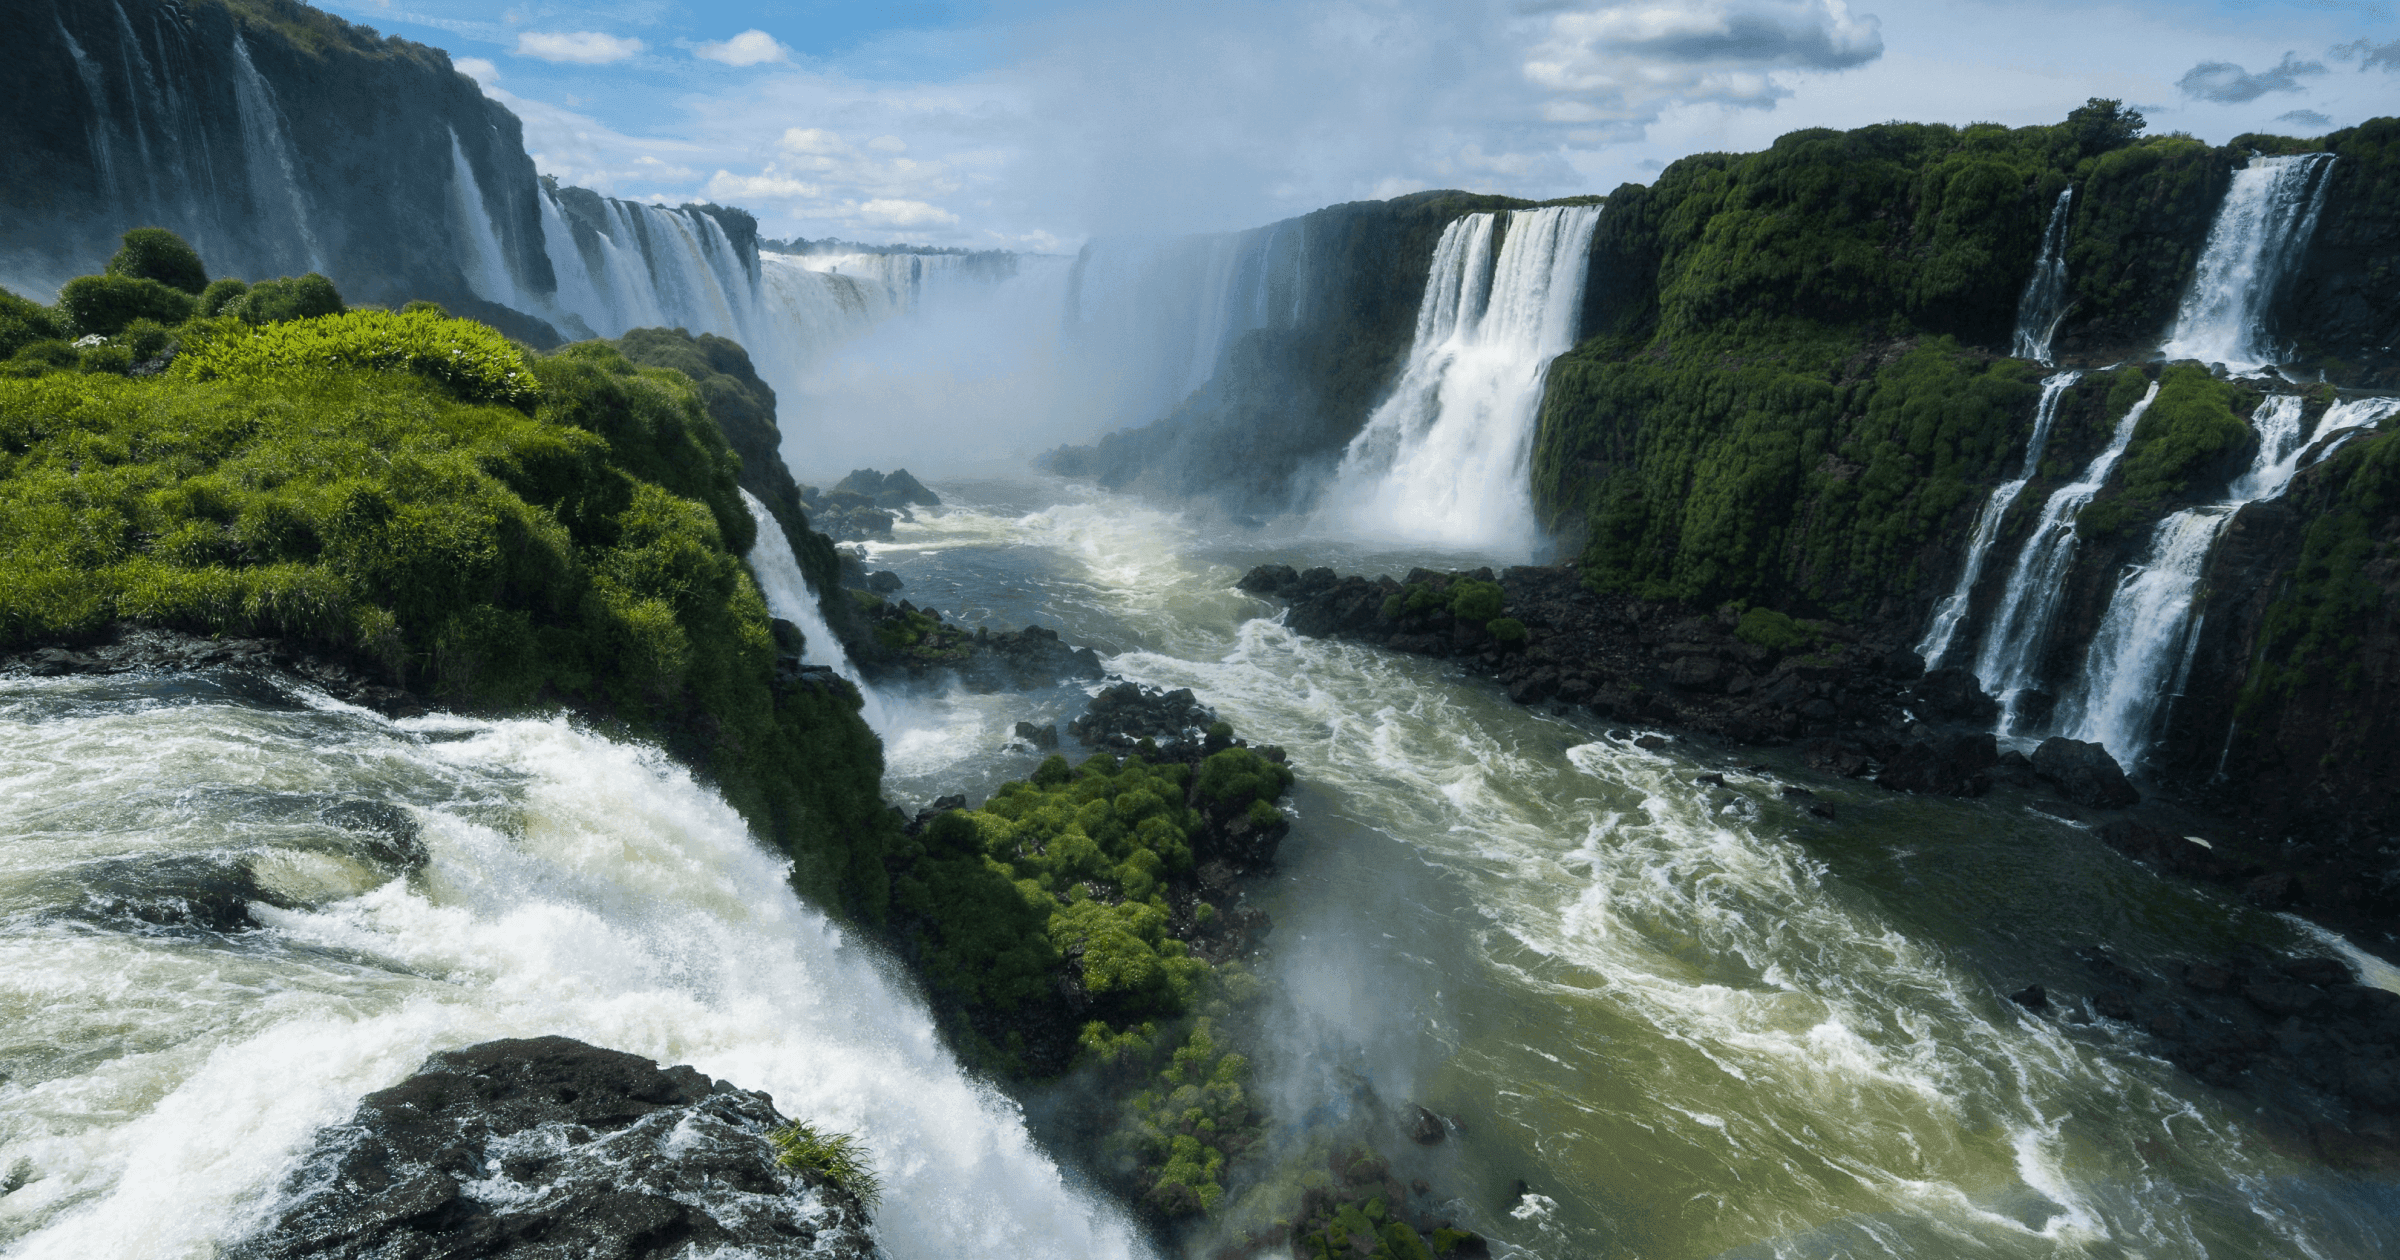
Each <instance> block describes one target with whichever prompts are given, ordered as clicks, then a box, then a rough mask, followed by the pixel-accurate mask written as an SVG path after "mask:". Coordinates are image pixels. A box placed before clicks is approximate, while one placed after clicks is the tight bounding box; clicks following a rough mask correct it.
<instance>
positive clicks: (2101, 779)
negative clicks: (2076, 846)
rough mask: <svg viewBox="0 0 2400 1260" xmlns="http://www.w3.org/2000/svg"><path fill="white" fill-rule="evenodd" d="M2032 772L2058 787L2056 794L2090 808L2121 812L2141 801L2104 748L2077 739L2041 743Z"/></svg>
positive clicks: (2052, 740) (2054, 737)
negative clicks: (2119, 810) (2120, 810)
mask: <svg viewBox="0 0 2400 1260" xmlns="http://www.w3.org/2000/svg"><path fill="white" fill-rule="evenodd" d="M2033 772H2034V773H2035V774H2036V775H2038V776H2040V777H2041V778H2043V779H2045V780H2047V781H2048V782H2050V783H2052V784H2055V785H2057V787H2058V792H2059V795H2061V796H2064V797H2066V798H2067V799H2068V800H2070V801H2073V802H2075V803H2076V804H2078V805H2084V806H2089V807H2090V808H2093V809H2123V808H2124V807H2126V806H2128V805H2133V804H2138V803H2139V802H2140V801H2141V799H2142V794H2141V793H2139V792H2137V791H2135V790H2134V789H2133V785H2132V784H2130V783H2127V782H2126V781H2125V772H2124V771H2123V770H2121V769H2119V768H2118V766H2117V759H2116V758H2114V757H2111V756H2109V755H2108V750H2107V749H2105V748H2102V747H2101V746H2100V745H2098V744H2091V743H2085V742H2084V741H2082V740H2078V739H2068V738H2066V737H2064V736H2058V735H2054V736H2052V737H2050V738H2049V739H2045V740H2043V741H2042V742H2041V745H2040V746H2039V747H2037V748H2035V749H2034V750H2033Z"/></svg>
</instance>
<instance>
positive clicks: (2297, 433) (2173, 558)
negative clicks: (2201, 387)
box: [2054, 394, 2400, 766]
mask: <svg viewBox="0 0 2400 1260" xmlns="http://www.w3.org/2000/svg"><path fill="white" fill-rule="evenodd" d="M2301 407H2302V400H2301V398H2300V397H2299V396H2298V395H2295V394H2279V395H2276V396H2275V397H2272V398H2269V399H2267V400H2266V401H2265V402H2264V403H2261V404H2260V405H2259V408H2258V413H2257V415H2255V416H2253V417H2252V418H2251V425H2252V426H2253V427H2254V428H2256V429H2257V430H2258V438H2259V442H2258V454H2257V456H2256V457H2255V458H2253V459H2252V461H2251V464H2250V468H2249V470H2248V471H2246V472H2244V473H2243V474H2242V476H2241V477H2240V478H2238V479H2236V480H2235V481H2234V483H2233V485H2232V486H2231V487H2230V488H2229V489H2228V491H2227V497H2226V498H2225V499H2223V500H2222V501H2219V502H2216V503H2210V504H2206V505H2204V506H2201V507H2196V508H2187V509H2185V510H2183V511H2181V512H2177V513H2175V514H2174V515H2172V516H2169V517H2167V518H2166V519H2165V520H2163V521H2160V522H2159V523H2158V527H2157V529H2156V530H2154V531H2153V532H2152V533H2151V536H2150V547H2149V551H2148V552H2147V553H2146V554H2145V555H2144V556H2143V558H2142V561H2141V563H2140V564H2139V565H2136V566H2135V567H2134V568H2132V569H2131V570H2129V571H2127V572H2126V574H2125V576H2124V577H2123V578H2121V579H2120V580H2119V581H2118V583H2117V589H2116V590H2115V591H2114V592H2113V593H2112V594H2111V595H2110V596H2109V603H2108V611H2107V613H2106V614H2104V615H2103V616H2102V618H2101V621H2100V629H2099V630H2098V632H2096V633H2095V634H2094V635H2093V636H2092V642H2091V645H2090V646H2089V647H2088V648H2086V649H2085V651H2084V659H2083V668H2082V670H2081V672H2080V673H2079V674H2078V675H2077V679H2078V682H2077V686H2076V689H2075V690H2074V691H2073V692H2072V693H2071V694H2069V695H2068V696H2067V698H2066V699H2065V701H2064V702H2063V703H2061V704H2060V706H2059V710H2058V715H2057V719H2056V721H2055V723H2054V725H2055V726H2056V728H2057V729H2058V731H2059V732H2060V733H2062V734H2065V735H2069V736H2071V737H2073V738H2075V739H2081V740H2088V741H2090V742H2092V743H2096V744H2100V745H2102V746H2104V747H2106V748H2107V749H2108V751H2109V752H2110V753H2111V754H2112V755H2114V756H2115V757H2116V758H2117V760H2118V761H2120V762H2123V763H2124V764H2126V765H2128V766H2131V765H2134V764H2136V763H2138V762H2139V761H2140V759H2141V757H2142V755H2143V754H2144V753H2145V752H2147V751H2148V750H2149V746H2150V743H2151V742H2152V740H2154V739H2155V738H2156V737H2157V734H2158V729H2159V724H2160V722H2161V720H2162V719H2163V718H2164V717H2165V714H2166V711H2167V708H2168V705H2169V704H2170V703H2171V702H2172V701H2173V699H2174V697H2175V696H2177V695H2179V694H2181V693H2182V690H2183V685H2184V683H2185V681H2186V680H2187V679H2188V678H2189V677H2190V674H2191V667H2192V656H2193V653H2194V651H2195V650H2196V649H2197V648H2198V646H2199V638H2200V617H2199V615H2198V614H2199V598H2198V597H2199V594H2200V578H2201V575H2202V574H2203V573H2204V572H2205V571H2206V570H2207V567H2208V557H2209V553H2210V552H2211V551H2212V550H2213V549H2214V548H2215V546H2216V541H2217V536H2218V535H2219V534H2221V533H2223V532H2224V530H2225V527H2226V526H2227V525H2228V524H2231V523H2232V521H2233V518H2234V514H2235V513H2237V512H2240V511H2241V510H2242V508H2244V507H2245V506H2247V505H2249V504H2252V503H2256V502H2258V501H2259V500H2261V499H2272V498H2274V497H2276V496H2277V495H2280V494H2282V493H2283V491H2284V488H2285V487H2287V486H2289V485H2290V484H2291V482H2292V478H2293V477H2295V476H2298V475H2299V473H2300V470H2301V469H2303V468H2305V467H2307V466H2308V465H2310V464H2312V463H2315V462H2316V461H2317V460H2320V459H2323V458H2324V457H2325V456H2326V455H2328V454H2331V453H2332V451H2333V450H2334V448H2336V447H2338V446H2339V445H2340V444H2341V443H2342V442H2344V441H2347V440H2349V439H2350V438H2351V437H2355V436H2357V435H2358V434H2359V433H2362V432H2365V431H2366V430H2368V429H2371V428H2372V427H2373V426H2374V425H2375V424H2376V422H2377V421H2380V420H2381V419H2382V418H2383V417H2385V416H2387V415H2390V414H2392V413H2393V412H2394V411H2400V399H2394V398H2368V399H2354V400H2352V401H2349V402H2346V403H2342V404H2339V405H2337V406H2336V407H2334V408H2329V409H2328V410H2327V411H2326V413H2325V416H2324V418H2323V419H2322V420H2320V421H2319V422H2318V425H2317V428H2318V432H2319V436H2318V438H2317V440H2316V441H2315V442H2311V441H2309V440H2308V437H2307V432H2306V430H2304V429H2303V428H2302V427H2301V420H2302V410H2301Z"/></svg>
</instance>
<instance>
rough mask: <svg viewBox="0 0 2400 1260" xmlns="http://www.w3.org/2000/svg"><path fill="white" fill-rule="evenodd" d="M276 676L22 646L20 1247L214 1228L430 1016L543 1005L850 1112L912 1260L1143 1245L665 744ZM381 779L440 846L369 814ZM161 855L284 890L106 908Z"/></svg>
mask: <svg viewBox="0 0 2400 1260" xmlns="http://www.w3.org/2000/svg"><path fill="white" fill-rule="evenodd" d="M258 687H259V684H257V683H255V682H245V681H244V680H241V679H222V678H216V677H211V676H207V675H193V674H187V675H178V676H176V677H175V678H174V679H172V680H166V679H158V680H145V679H142V678H134V679H130V680H127V679H62V680H55V681H53V680H38V681H37V680H27V679H23V678H9V679H0V760H4V761H5V763H6V764H7V765H8V766H9V767H10V780H9V790H8V791H7V792H5V793H0V834H5V835H8V836H10V837H11V838H12V844H11V853H10V862H11V867H10V871H9V878H8V879H6V880H4V881H0V957H4V958H5V959H6V961H7V964H8V965H7V966H6V967H5V968H4V969H0V1003H5V1008H6V1009H7V1010H8V1011H9V1014H10V1032H11V1041H12V1042H13V1043H14V1044H15V1046H16V1047H18V1048H20V1052H19V1053H17V1054H15V1056H14V1057H13V1058H12V1059H11V1061H10V1063H9V1068H10V1071H11V1072H12V1074H13V1079H11V1080H10V1081H8V1082H7V1086H6V1088H7V1091H8V1093H9V1096H10V1104H11V1107H12V1109H13V1110H12V1113H11V1114H12V1118H11V1121H10V1124H9V1128H8V1131H7V1136H8V1140H9V1145H8V1148H7V1152H8V1160H9V1164H8V1166H7V1174H6V1175H7V1176H8V1179H9V1181H8V1184H9V1185H10V1189H11V1193H9V1194H8V1195H7V1196H6V1204H7V1207H6V1222H7V1223H6V1226H5V1233H6V1237H7V1239H8V1243H7V1250H8V1254H9V1255H11V1256H12V1257H23V1258H24V1260H35V1258H37V1257H38V1258H43V1260H47V1258H50V1257H58V1258H61V1260H68V1258H74V1257H90V1256H145V1257H147V1256H159V1257H198V1256H212V1255H219V1254H222V1253H223V1248H224V1245H225V1244H227V1243H230V1242H232V1241H234V1240H235V1239H238V1238H239V1237H241V1236H242V1235H243V1234H244V1233H246V1232H247V1231H248V1230H249V1229H251V1228H252V1227H254V1226H255V1225H256V1224H258V1222H259V1218H260V1214H261V1212H262V1210H263V1209H264V1208H265V1207H266V1205H268V1204H269V1203H271V1202H273V1201H274V1200H275V1199H276V1197H277V1195H278V1191H279V1187H281V1186H282V1185H284V1183H285V1179H286V1178H287V1176H289V1175H290V1174H291V1173H293V1172H294V1171H295V1170H296V1168H297V1166H298V1164H299V1162H300V1160H301V1158H302V1157H303V1156H304V1155H305V1153H306V1152H307V1150H308V1147H309V1144H310V1140H311V1138H312V1137H313V1136H314V1135H315V1134H316V1133H317V1131H318V1130H319V1129H320V1128H321V1127H322V1126H325V1125H331V1124H340V1123H342V1122H343V1121H344V1120H345V1119H347V1117H348V1116H349V1115H350V1113H351V1110H352V1109H353V1108H354V1107H355V1106H356V1105H357V1102H358V1100H359V1098H360V1097H361V1096H362V1095H364V1094H367V1093H369V1092H371V1091H374V1090H379V1089H384V1088H388V1087H390V1086H391V1085H393V1084H395V1083H397V1082H398V1081H400V1080H401V1079H402V1078H404V1077H406V1076H407V1075H408V1074H409V1073H411V1072H413V1071H415V1070H416V1068H417V1065H418V1064H419V1063H421V1062H423V1060H424V1059H425V1057H426V1056H427V1055H428V1054H430V1053H432V1052H435V1051H439V1050H447V1049H453V1048H456V1047H460V1046H465V1045H471V1044H474V1043H477V1042H482V1041H488V1040H491V1039H494V1038H499V1037H534V1036H544V1035H550V1034H557V1035H562V1036H568V1037H575V1038H578V1039H581V1040H585V1041H589V1042H592V1043H593V1044H596V1045H602V1046H608V1047H611V1048H614V1049H620V1050H625V1051H629V1052H632V1053H635V1054H639V1055H643V1056H645V1057H649V1058H654V1059H657V1060H659V1061H660V1062H662V1063H690V1064H693V1065H695V1066H696V1067H698V1068H699V1069H700V1070H701V1071H703V1072H706V1073H708V1074H710V1075H712V1076H721V1077H724V1078H726V1079H728V1080H731V1081H733V1082H735V1083H737V1084H739V1085H741V1086H743V1087H745V1088H750V1089H759V1090H765V1091H768V1092H769V1093H771V1094H772V1095H773V1096H774V1099H775V1103H776V1105H777V1107H778V1108H780V1109H781V1110H782V1111H783V1112H784V1113H785V1114H787V1115H791V1116H795V1117H800V1118H805V1119H810V1120H813V1121H815V1122H817V1123H819V1124H822V1125H825V1126H826V1127H828V1128H831V1129H835V1130H839V1131H843V1132H850V1133H855V1134H857V1135H858V1136H859V1138H860V1139H861V1141H862V1142H863V1144H864V1146H865V1149H866V1155H867V1159H868V1160H869V1161H870V1163H871V1165H872V1166H873V1167H874V1168H875V1170H876V1171H877V1172H878V1173H879V1174H881V1177H882V1180H883V1185H884V1202H883V1208H882V1210H881V1211H880V1212H878V1213H877V1214H876V1217H875V1234H876V1238H877V1243H878V1245H879V1248H880V1252H881V1254H883V1255H887V1256H890V1257H892V1258H893V1260H933V1258H934V1257H956V1256H1076V1257H1084V1256H1089V1257H1094V1258H1095V1260H1130V1258H1131V1257H1134V1256H1142V1255H1147V1254H1149V1249H1148V1248H1147V1247H1146V1246H1145V1245H1144V1244H1143V1243H1142V1242H1140V1241H1139V1239H1138V1237H1137V1236H1136V1234H1135V1232H1134V1229H1133V1227H1132V1226H1131V1225H1130V1224H1128V1223H1127V1222H1125V1221H1124V1220H1123V1219H1122V1217H1121V1215H1120V1214H1118V1213H1117V1212H1116V1211H1114V1210H1113V1209H1111V1208H1109V1207H1107V1206H1104V1205H1103V1204H1101V1203H1099V1202H1096V1201H1095V1200H1094V1199H1092V1198H1091V1197H1089V1196H1087V1195H1085V1194H1083V1193H1081V1192H1079V1191H1077V1190H1076V1189H1074V1188H1072V1187H1071V1186H1070V1185H1069V1184H1068V1182H1067V1179H1066V1178H1065V1177H1064V1176H1063V1175H1062V1174H1061V1172H1060V1170H1059V1169H1058V1167H1057V1166H1056V1165H1055V1164H1053V1163H1052V1162H1051V1161H1050V1159H1049V1158H1048V1157H1047V1156H1046V1155H1045V1154H1044V1153H1043V1152H1042V1151H1041V1149H1040V1148H1039V1147H1038V1146H1036V1145H1035V1143H1034V1142H1033V1140H1032V1138H1031V1136H1030V1135H1029V1134H1028V1133H1027V1131H1026V1127H1025V1122H1024V1119H1023V1117H1022V1116H1021V1114H1020V1113H1019V1112H1018V1110H1017V1108H1016V1107H1015V1105H1014V1104H1012V1103H1011V1102H1009V1101H1008V1100H1007V1099H1005V1098H1003V1097H1001V1096H1000V1095H999V1094H998V1093H996V1092H995V1091H994V1090H992V1089H991V1088H990V1087H989V1086H987V1085H984V1084H982V1083H981V1082H979V1081H978V1080H976V1079H975V1078H974V1077H973V1076H971V1075H969V1074H968V1073H967V1072H966V1071H965V1070H963V1069H962V1068H961V1067H960V1066H959V1064H958V1062H957V1061H956V1060H955V1059H954V1058H953V1057H952V1056H951V1054H950V1052H949V1051H948V1050H947V1049H946V1048H945V1047H944V1045H943V1042H942V1038H941V1035H940V1034H939V1032H938V1030H937V1029H936V1027H935V1024H934V1021H933V1019H932V1017H931V1016H930V1015H929V1014H928V1013H927V1012H926V1011H925V1009H924V1007H923V1006H922V1005H921V1003H920V1001H919V999H918V998H917V997H916V996H915V995H914V994H913V993H912V992H911V991H910V990H909V989H908V988H907V987H905V986H903V985H901V984H898V983H896V982H895V981H894V980H893V978H892V975H891V972H890V970H889V967H888V964H887V963H885V962H884V961H882V960H880V959H879V958H878V957H877V956H876V954H875V952H874V951H872V950H869V949H865V948H862V947H861V946H860V944H859V943H858V942H856V941H855V940H853V939H851V938H850V936H849V935H848V933H847V932H846V931H845V930H844V929H842V928H841V927H839V926H837V925H836V924H834V923H832V922H830V921H829V920H828V919H827V918H826V917H825V916H824V915H823V914H822V913H820V912H819V911H818V910H816V909H815V908H813V907H810V906H808V905H805V904H803V903H802V902H801V901H800V900H799V899H798V898H797V897H796V896H795V895H794V894H793V891H792V888H791V885H790V883H789V882H788V876H789V873H790V868H791V863H790V861H789V860H788V859H787V858H785V857H783V856H782V855H780V854H777V853H773V852H771V851H770V850H768V849H767V848H766V847H764V846H762V845H761V844H760V843H759V842H758V841H757V840H756V839H755V838H754V837H753V836H752V835H751V834H750V831H749V829H748V827H747V826H745V824H744V822H743V820H742V818H741V816H740V815H738V814H736V813H735V812H734V810H733V809H732V807H730V806H729V805H727V804H726V803H725V801H724V800H723V799H722V798H720V797H719V796H718V795H717V794H716V793H715V792H714V791H712V790H710V789H709V788H708V787H707V786H706V785H704V784H702V783H699V782H697V781H695V779H694V778H693V776H692V775H691V774H690V772H688V771H686V770H684V769H683V768H681V767H679V766H677V765H676V764H674V763H673V762H672V761H671V760H669V759H668V758H667V757H666V756H665V755H664V754H662V753H661V752H659V751H658V750H657V749H654V748H649V747H644V746H641V745H636V744H628V743H619V742H614V741H611V740H609V739H606V738H604V737H602V736H600V735H597V734H594V733H592V732H591V731H589V730H587V729H584V728H583V727H581V726H580V725H579V724H577V723H574V722H570V721H568V720H566V719H565V718H563V717H562V718H551V719H547V720H543V719H517V720H508V721H479V720H472V719H464V718H457V717H449V716H435V717H426V718H419V719H412V720H409V721H404V722H397V723H395V722H390V721H386V720H384V719H382V718H378V717H375V716H374V715H372V714H366V713H362V712H360V711H359V710H357V709H353V708H350V707H348V706H345V705H337V704H333V703H331V702H326V701H323V700H322V699H321V698H314V697H310V696H307V695H293V696H286V697H275V698H271V699H268V700H267V701H266V702H264V703H261V699H260V696H259V691H258ZM429 736H430V738H429ZM362 807H363V808H364V809H366V810H369V811H375V812H378V813H380V814H381V815H383V816H386V817H390V818H394V819H398V820H400V822H401V824H402V825H405V827H406V828H407V829H408V833H409V834H410V835H412V836H415V837H418V838H420V839H421V845H422V848H421V850H420V851H421V852H422V854H423V858H422V860H421V865H419V866H416V867H415V868H414V869H412V868H411V867H410V866H409V865H407V864H404V863H402V862H400V861H398V860H396V859H395V858H394V857H393V850H392V846H391V845H389V844H388V843H386V842H385V841H383V840H382V839H381V838H380V837H377V836H372V835H364V834H361V833H359V832H358V831H356V830H354V829H351V828H353V827H354V826H355V824H348V825H346V824H345V822H344V817H345V811H348V812H349V813H351V814H355V813H356V812H357V811H358V810H360V809H361V808H362ZM144 880H155V881H163V886H164V887H166V888H167V889H170V890H181V889H186V888H208V889H223V890H227V891H228V892H230V894H231V896H232V897H234V898H235V901H234V904H236V905H240V904H242V903H243V901H244V900H245V899H251V898H256V899H257V900H256V901H255V903H254V904H252V905H250V907H249V909H248V910H247V912H246V913H248V914H250V915H252V916H254V917H255V919H256V920H257V926H256V927H255V928H253V929H251V930H242V931H234V932H230V933H228V934H222V935H221V934H219V933H216V932H211V931H205V930H201V929H199V928H196V927H175V928H159V927H157V926H155V925H153V924H150V923H146V922H143V921H141V920H140V919H139V918H137V917H134V916H130V915H126V914H123V913H121V912H115V911H112V910H110V909H109V908H108V905H109V899H110V898H112V897H114V898H118V899H119V903H120V904H121V901H122V898H123V897H124V896H125V895H126V894H125V892H124V891H123V890H124V889H127V888H141V887H146V885H145V884H144V883H143V881H144ZM178 880H180V881H182V882H181V883H177V882H175V881H178ZM212 881H213V882H212ZM95 907H96V908H95ZM28 1046H30V1047H38V1048H39V1049H38V1050H37V1051H36V1052H35V1053H33V1054H31V1055H28V1054H26V1053H23V1052H22V1048H23V1047H28ZM36 1117H38V1119H36ZM742 1192H743V1191H742V1189H741V1188H738V1187H719V1188H716V1189H706V1190H700V1191H696V1193H702V1194H706V1195H710V1196H714V1195H718V1194H723V1195H740V1194H741V1193H742Z"/></svg>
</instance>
